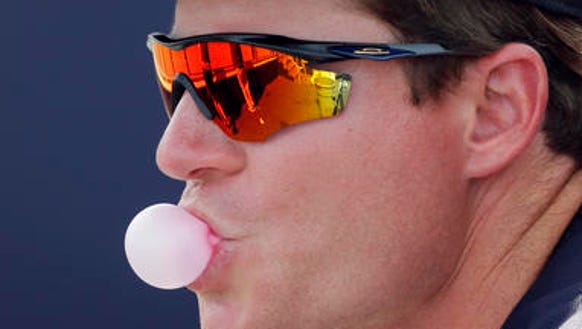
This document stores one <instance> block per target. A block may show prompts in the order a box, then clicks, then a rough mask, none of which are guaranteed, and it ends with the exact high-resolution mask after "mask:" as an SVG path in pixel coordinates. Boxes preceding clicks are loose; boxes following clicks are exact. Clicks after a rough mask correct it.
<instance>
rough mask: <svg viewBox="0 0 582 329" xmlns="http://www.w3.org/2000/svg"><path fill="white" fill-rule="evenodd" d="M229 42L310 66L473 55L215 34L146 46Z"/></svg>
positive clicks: (434, 48) (411, 46) (158, 39)
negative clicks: (299, 60)
mask: <svg viewBox="0 0 582 329" xmlns="http://www.w3.org/2000/svg"><path fill="white" fill-rule="evenodd" d="M213 41H214V42H217V41H218V42H233V43H240V44H246V45H252V46H257V47H263V48H267V49H271V50H276V51H280V52H282V53H285V54H289V55H293V56H297V57H300V58H302V59H305V60H308V61H309V62H311V63H315V64H317V63H328V62H334V61H341V60H348V59H368V60H376V61H386V60H391V59H396V58H404V57H421V56H435V55H474V54H468V53H465V52H457V51H454V50H449V49H447V48H445V47H443V46H441V45H439V44H436V43H360V42H356V43H349V42H334V41H310V40H300V39H293V38H289V37H285V36H281V35H274V34H254V33H218V34H203V35H198V36H192V37H186V38H181V39H172V38H170V37H169V36H167V35H165V34H162V33H158V32H155V33H151V34H149V35H148V40H147V46H148V48H149V49H150V50H151V47H152V44H153V43H159V44H161V45H163V46H165V47H168V48H170V49H173V50H181V49H184V48H186V47H188V46H190V45H193V44H196V43H199V42H213Z"/></svg>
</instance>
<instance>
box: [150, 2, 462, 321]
mask: <svg viewBox="0 0 582 329" xmlns="http://www.w3.org/2000/svg"><path fill="white" fill-rule="evenodd" d="M217 32H256V33H270V34H281V35H286V36H290V37H295V38H303V39H312V40H333V41H368V42H389V41H394V37H392V34H390V32H389V31H388V29H387V27H386V25H385V24H383V23H382V22H380V21H379V20H378V19H376V18H373V17H371V16H369V15H366V14H364V13H363V12H362V11H360V10H357V9H354V8H353V7H352V6H350V5H349V4H348V3H344V2H337V1H331V0H328V1H257V0H249V1H246V0H237V1H194V0H179V1H178V4H177V10H176V21H175V29H174V35H175V36H176V37H185V36H190V35H195V34H202V33H217ZM333 70H336V71H341V72H345V73H348V74H350V75H351V76H352V90H351V93H350V98H349V100H348V104H347V107H346V109H345V111H344V113H343V114H341V115H340V116H338V117H335V118H332V119H324V120H318V121H312V122H308V123H303V124H299V125H296V126H292V127H288V128H286V129H283V130H282V131H280V132H278V133H276V134H275V135H273V136H271V137H270V138H268V139H267V140H266V141H265V142H263V143H242V142H236V141H232V140H230V139H228V138H227V137H226V136H225V135H224V134H223V133H222V132H221V131H220V129H219V128H218V127H217V126H215V125H214V124H213V123H212V122H211V121H208V120H207V119H205V118H204V117H203V115H202V114H201V113H200V112H199V111H198V109H197V108H196V105H195V104H194V103H193V101H192V99H191V98H190V97H183V98H182V100H181V102H180V104H179V105H178V107H177V109H176V112H175V114H174V116H173V118H172V120H171V122H170V124H169V126H168V128H167V130H166V132H165V134H164V137H163V138H162V141H161V143H160V146H159V149H158V163H159V166H160V168H161V169H162V170H163V171H164V172H165V173H166V174H168V175H169V176H171V177H174V178H178V179H181V180H184V181H186V182H187V185H186V189H185V191H184V194H183V197H182V200H181V202H180V205H181V206H183V207H185V208H186V209H188V210H190V211H192V212H193V213H196V214H198V215H199V216H201V217H202V218H203V219H204V220H206V221H207V222H208V223H209V225H210V226H211V227H212V229H213V230H214V231H216V232H217V233H218V234H219V235H221V236H222V237H223V238H224V241H223V242H222V243H221V244H220V245H219V246H218V248H217V251H216V255H215V257H214V259H213V260H212V262H211V264H210V267H209V269H208V270H207V271H206V273H205V274H204V275H203V276H202V278H201V279H200V280H198V281H196V282H195V283H194V284H193V285H191V286H190V288H191V289H192V290H195V291H196V292H197V294H198V297H199V302H200V308H201V320H202V324H203V327H204V328H208V329H219V328H265V329H266V328H277V329H283V328H302V329H306V328H376V327H379V326H381V325H382V324H384V325H385V324H388V323H393V322H396V321H398V320H399V319H402V317H405V316H407V315H408V314H409V313H410V312H414V310H415V309H417V308H419V307H422V306H421V305H422V304H423V303H426V302H428V301H430V298H431V296H433V295H434V294H435V293H436V292H437V291H438V289H439V288H441V287H442V286H443V285H444V284H445V283H446V281H447V279H448V278H449V277H450V276H451V275H452V273H453V272H454V267H455V264H456V261H457V259H458V257H459V253H460V250H461V248H462V243H463V239H464V238H465V236H464V232H465V230H466V227H465V226H466V225H465V224H464V223H463V222H462V221H461V219H460V218H461V214H462V212H463V209H459V208H460V207H459V206H457V205H458V204H463V198H464V194H465V188H466V185H465V183H463V177H461V175H460V173H461V172H462V171H461V170H460V163H461V162H462V161H461V158H462V155H461V152H460V151H459V150H460V149H461V148H462V147H461V142H462V138H461V137H462V133H463V132H462V128H461V127H460V125H459V124H458V122H459V120H458V118H457V117H456V114H455V112H454V111H453V109H454V108H455V104H453V103H452V102H448V101H446V100H445V101H443V102H442V103H439V106H438V107H439V108H426V107H423V108H415V107H413V106H412V105H411V104H410V102H409V87H408V83H407V81H406V78H405V76H404V74H403V72H402V67H401V65H400V63H398V61H391V62H371V61H344V62H340V63H335V64H333ZM433 105H434V104H433Z"/></svg>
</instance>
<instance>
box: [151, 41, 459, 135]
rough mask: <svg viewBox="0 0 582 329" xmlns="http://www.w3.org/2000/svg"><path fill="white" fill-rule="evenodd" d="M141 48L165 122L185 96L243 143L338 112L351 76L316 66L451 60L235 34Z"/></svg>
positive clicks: (433, 49) (437, 49)
mask: <svg viewBox="0 0 582 329" xmlns="http://www.w3.org/2000/svg"><path fill="white" fill-rule="evenodd" d="M147 45H148V48H149V49H150V50H151V52H152V54H153V58H154V64H155V70H156V75H157V79H158V84H159V86H160V90H161V94H162V99H163V102H164V106H165V108H166V111H167V113H168V116H169V117H171V116H172V114H173V113H174V111H175V109H176V106H177V105H178V102H179V101H180V99H181V98H182V96H183V94H184V92H186V91H187V92H188V93H189V94H190V95H191V97H192V99H193V100H194V102H195V104H196V105H197V107H198V108H199V110H200V111H201V112H202V114H204V116H205V117H206V118H208V119H209V120H212V121H214V123H215V124H216V125H217V126H218V127H220V129H221V130H222V131H223V132H224V133H225V134H226V135H227V136H228V137H230V138H232V139H234V140H237V141H247V142H258V141H263V140H265V139H266V138H267V137H269V136H270V135H272V134H274V133H275V132H277V131H279V130H281V129H283V128H285V127H287V126H290V125H294V124H298V123H301V122H306V121H311V120H316V119H323V118H331V117H334V116H337V115H339V114H340V113H342V111H343V110H344V108H345V106H346V102H347V100H348V95H349V92H350V86H351V77H350V75H348V74H346V73H341V72H334V71H329V70H325V69H320V68H321V64H325V63H331V62H337V61H343V60H350V59H367V60H376V61H386V60H391V59H396V58H404V57H417V56H429V55H450V54H455V53H454V52H452V51H450V50H447V49H445V48H444V47H442V46H440V45H438V44H430V43H412V44H378V43H345V42H319V41H306V40H297V39H291V38H288V37H284V36H277V35H265V34H235V33H226V34H208V35H200V36H194V37H188V38H183V39H171V38H169V37H168V36H166V35H163V34H160V33H152V34H150V35H149V36H148V41H147ZM318 66H319V67H320V68H318Z"/></svg>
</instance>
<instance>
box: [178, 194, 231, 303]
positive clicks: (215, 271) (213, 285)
mask: <svg viewBox="0 0 582 329" xmlns="http://www.w3.org/2000/svg"><path fill="white" fill-rule="evenodd" d="M184 203H185V202H182V201H181V203H180V204H179V206H180V207H182V208H183V209H184V210H186V211H187V212H189V213H190V214H191V215H193V216H195V217H197V218H198V219H200V220H201V221H202V222H204V223H205V224H206V225H207V226H208V228H209V241H210V243H211V244H212V247H213V253H212V256H211V258H210V261H209V263H208V266H207V267H206V269H205V270H204V272H202V274H201V275H200V276H199V277H198V279H196V281H194V282H192V283H191V284H189V285H188V286H187V288H188V289H190V290H192V291H194V292H196V293H201V292H206V291H219V290H223V289H226V286H227V283H228V282H227V281H228V280H227V279H228V267H229V265H230V264H231V263H232V259H233V258H234V254H235V250H236V245H237V244H238V240H236V239H233V238H229V237H226V236H225V235H224V234H222V232H217V230H216V229H215V225H213V221H212V220H210V219H209V217H208V216H206V215H205V214H204V213H202V212H201V211H199V210H198V209H193V208H189V207H184V206H183V204H184Z"/></svg>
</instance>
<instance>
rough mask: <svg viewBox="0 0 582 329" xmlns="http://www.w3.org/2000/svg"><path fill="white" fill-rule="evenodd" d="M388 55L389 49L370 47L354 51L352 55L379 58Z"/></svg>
mask: <svg viewBox="0 0 582 329" xmlns="http://www.w3.org/2000/svg"><path fill="white" fill-rule="evenodd" d="M390 53H391V52H390V49H382V48H372V47H365V48H361V49H356V50H354V55H369V56H379V55H390Z"/></svg>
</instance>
